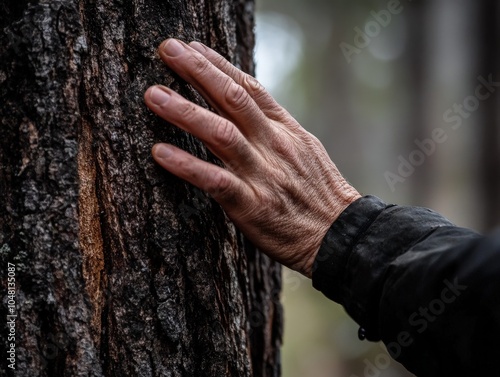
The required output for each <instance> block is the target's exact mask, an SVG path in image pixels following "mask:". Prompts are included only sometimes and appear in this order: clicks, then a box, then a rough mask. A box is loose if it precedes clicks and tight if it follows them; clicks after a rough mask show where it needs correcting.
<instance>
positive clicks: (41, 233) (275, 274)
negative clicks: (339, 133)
mask: <svg viewBox="0 0 500 377" xmlns="http://www.w3.org/2000/svg"><path fill="white" fill-rule="evenodd" d="M253 8H254V4H253V1H252V0H212V1H205V0H185V1H180V0H163V1H162V0H130V1H119V0H114V1H112V0H80V1H77V0H50V1H48V0H39V1H33V2H30V3H28V2H27V1H23V0H17V1H13V0H12V1H11V0H7V1H3V2H2V4H1V5H0V11H1V13H0V27H1V31H0V57H1V60H0V101H1V105H0V117H1V120H0V121H1V129H0V143H1V150H0V158H1V161H0V165H1V166H0V167H1V169H0V185H1V186H0V187H1V195H0V196H1V202H0V205H1V207H0V208H1V209H0V211H1V212H0V214H1V217H0V226H1V228H0V258H1V262H2V271H1V281H2V286H3V287H7V286H8V285H7V284H8V277H9V279H10V278H15V281H14V282H12V280H9V283H11V285H9V286H8V287H9V288H10V289H11V290H10V291H9V293H12V292H14V293H15V294H14V295H12V296H11V297H10V298H11V299H12V300H15V302H16V304H15V307H11V306H8V305H7V300H4V303H3V304H2V308H1V315H2V323H4V325H3V326H2V340H4V339H5V338H7V336H6V335H11V336H12V335H15V339H14V341H13V342H11V341H9V342H6V341H2V344H1V346H0V347H2V348H1V354H2V361H5V357H4V356H5V354H7V353H8V351H9V350H10V347H11V346H10V343H14V350H15V364H14V367H15V368H16V373H15V374H16V375H19V376H51V377H52V376H120V377H121V376H217V377H219V376H278V375H279V374H280V361H279V347H280V342H281V322H282V318H281V306H280V303H279V290H280V267H279V266H278V265H277V264H276V263H273V262H271V261H270V260H269V259H268V258H267V257H265V256H264V255H262V254H260V253H259V252H258V251H256V250H255V249H254V247H253V246H252V245H250V244H249V243H248V242H247V241H246V240H244V239H243V237H242V236H241V235H240V233H239V232H238V231H237V230H236V229H235V228H234V226H233V225H232V223H231V222H230V221H228V219H227V217H226V216H225V214H224V212H223V211H222V210H221V208H220V207H219V206H218V205H217V203H216V202H214V201H213V200H212V199H210V198H209V197H208V196H207V195H206V194H204V193H202V192H201V191H199V190H197V189H195V188H194V187H192V186H190V185H189V184H186V183H185V182H183V181H181V180H179V179H177V178H176V177H174V176H172V175H170V174H169V173H167V172H165V171H163V170H162V169H161V168H159V167H158V166H157V165H155V163H154V162H153V160H152V158H151V156H150V148H151V146H152V145H153V144H154V143H155V142H158V141H165V142H169V143H173V144H176V145H178V146H180V147H182V148H183V149H185V150H188V151H190V152H191V153H193V154H195V155H196V156H199V157H201V158H204V159H207V160H209V161H216V159H215V158H214V157H213V156H212V155H211V154H210V153H209V152H207V150H206V149H205V147H204V146H203V145H202V144H201V143H200V142H199V141H198V140H196V139H194V138H193V137H192V136H190V135H188V134H186V133H185V132H183V131H181V130H179V129H177V128H175V127H173V126H171V125H169V124H167V123H165V122H163V121H161V120H159V119H158V118H156V117H155V116H154V115H152V114H151V113H150V112H149V111H148V110H147V109H146V107H145V106H144V104H143V100H142V98H143V93H144V91H145V90H146V88H147V87H148V86H149V85H152V84H155V83H163V84H166V85H169V86H171V87H172V88H173V89H175V90H178V91H179V92H180V93H181V94H183V95H184V96H186V97H187V98H189V99H191V100H195V101H196V102H198V103H201V104H205V102H204V101H203V100H202V99H201V98H200V96H199V95H198V94H196V93H195V92H194V91H193V90H192V88H191V87H190V86H188V85H186V84H185V83H183V82H182V81H181V80H180V79H179V78H178V77H177V76H175V75H174V74H172V73H171V72H170V71H169V70H168V69H167V68H166V67H165V65H164V64H163V63H162V62H161V61H160V59H159V57H158V56H157V53H156V49H157V47H158V45H159V43H160V42H161V41H162V40H163V39H165V38H167V37H178V38H181V39H184V40H186V41H190V40H199V41H201V42H204V43H206V44H207V45H209V46H211V47H213V48H215V49H217V50H219V51H220V52H222V53H223V54H224V55H226V56H227V57H228V59H229V60H231V61H232V62H233V63H235V64H236V65H238V66H239V67H241V68H242V69H243V70H245V71H247V72H250V73H252V72H253V69H254V66H253V60H252V50H253V46H254V36H253ZM205 106H206V105H205ZM8 263H11V264H10V265H9V266H11V270H8V269H7V267H8ZM12 266H15V267H14V268H12ZM9 271H10V272H9ZM12 284H15V286H13V285H12ZM2 297H5V295H2ZM8 302H9V303H11V301H8ZM7 310H9V311H10V313H9V312H7ZM9 314H10V315H12V314H14V315H17V317H9V318H10V320H11V321H12V320H13V319H15V321H14V322H13V323H14V325H11V324H9V325H7V326H6V325H5V323H6V321H5V318H6V316H7V315H9ZM9 318H8V319H9ZM7 322H8V321H7ZM14 326H15V327H14ZM13 330H14V331H15V333H14V334H13ZM6 345H7V349H5V346H6ZM7 364H8V365H11V366H12V364H13V363H11V362H7ZM8 365H7V366H6V367H5V368H4V369H3V370H7V371H9V370H11V368H9V366H8Z"/></svg>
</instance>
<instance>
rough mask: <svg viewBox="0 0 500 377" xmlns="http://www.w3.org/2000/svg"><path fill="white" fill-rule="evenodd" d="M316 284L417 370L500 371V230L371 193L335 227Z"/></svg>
mask: <svg viewBox="0 0 500 377" xmlns="http://www.w3.org/2000/svg"><path fill="white" fill-rule="evenodd" d="M313 285H314V287H315V288H316V289H318V290H320V291H322V292H323V293H324V294H325V295H326V296H327V297H329V298H330V299H332V300H334V301H336V302H338V303H340V304H342V305H343V306H344V308H345V309H346V311H347V312H348V313H349V315H350V316H351V317H352V318H353V319H354V320H355V321H356V322H357V323H358V324H359V325H360V326H361V328H360V338H364V337H366V338H367V339H368V340H373V341H377V340H383V341H384V343H385V344H386V346H387V348H388V350H389V352H390V353H391V355H392V356H393V357H394V358H395V359H396V360H398V361H399V362H401V363H402V364H403V365H404V366H405V367H406V368H407V369H408V370H409V371H411V372H412V373H414V374H416V375H417V376H418V377H429V376H440V377H445V376H468V377H469V376H470V377H473V376H481V377H482V376H489V377H490V376H500V339H499V337H500V232H499V233H497V234H495V235H493V236H490V237H484V236H481V235H478V234H477V233H475V232H473V231H471V230H468V229H463V228H459V227H457V226H454V225H453V224H452V223H450V222H449V221H448V220H446V219H445V218H443V217H442V216H441V215H439V214H437V213H435V212H433V211H431V210H429V209H424V208H416V207H402V206H396V205H387V204H385V203H384V202H382V201H381V200H380V199H378V198H375V197H372V196H368V197H364V198H361V199H359V200H357V201H356V202H354V203H353V204H351V205H350V206H349V207H348V208H347V209H346V210H345V211H344V212H343V213H342V214H341V216H340V217H339V218H338V220H337V221H335V223H334V224H333V225H332V226H331V228H330V230H329V231H328V233H327V235H326V237H325V239H324V240H323V244H322V246H321V248H320V251H319V253H318V256H317V257H316V261H315V265H314V268H313Z"/></svg>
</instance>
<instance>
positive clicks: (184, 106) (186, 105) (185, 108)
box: [177, 101, 197, 121]
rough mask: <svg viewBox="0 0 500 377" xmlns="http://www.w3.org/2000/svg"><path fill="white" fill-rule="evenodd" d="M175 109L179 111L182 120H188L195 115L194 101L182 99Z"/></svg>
mask: <svg viewBox="0 0 500 377" xmlns="http://www.w3.org/2000/svg"><path fill="white" fill-rule="evenodd" d="M177 111H178V113H179V116H180V117H181V118H182V119H183V120H187V121H190V120H192V119H193V118H195V117H196V112H197V111H196V105H195V104H194V103H191V102H189V101H182V102H181V103H180V104H179V106H178V107H177Z"/></svg>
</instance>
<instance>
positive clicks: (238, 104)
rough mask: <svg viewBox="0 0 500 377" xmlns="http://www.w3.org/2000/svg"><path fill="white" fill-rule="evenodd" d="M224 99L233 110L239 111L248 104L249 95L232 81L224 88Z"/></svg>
mask: <svg viewBox="0 0 500 377" xmlns="http://www.w3.org/2000/svg"><path fill="white" fill-rule="evenodd" d="M226 101H227V103H228V104H229V105H230V106H231V107H232V108H233V109H234V110H236V111H239V110H242V109H244V108H245V107H246V106H247V105H248V103H249V101H250V96H249V95H248V93H247V91H246V90H245V89H244V88H243V87H242V86H241V85H238V84H236V83H234V82H232V83H230V84H229V86H228V88H227V90H226Z"/></svg>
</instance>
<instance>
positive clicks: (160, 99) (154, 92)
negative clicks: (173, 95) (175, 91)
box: [149, 86, 170, 106]
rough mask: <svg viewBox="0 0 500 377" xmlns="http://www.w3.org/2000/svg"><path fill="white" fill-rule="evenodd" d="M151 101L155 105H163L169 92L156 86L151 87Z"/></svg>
mask: <svg viewBox="0 0 500 377" xmlns="http://www.w3.org/2000/svg"><path fill="white" fill-rule="evenodd" d="M149 98H150V99H151V102H153V103H154V104H155V105H156V106H163V105H165V104H166V103H167V102H168V100H169V99H170V94H168V93H167V92H165V91H164V90H163V89H160V88H158V87H157V86H155V87H153V88H152V89H151V94H150V95H149Z"/></svg>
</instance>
